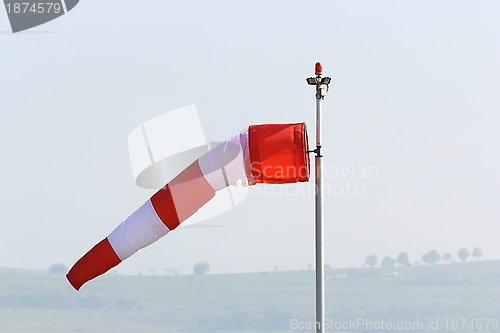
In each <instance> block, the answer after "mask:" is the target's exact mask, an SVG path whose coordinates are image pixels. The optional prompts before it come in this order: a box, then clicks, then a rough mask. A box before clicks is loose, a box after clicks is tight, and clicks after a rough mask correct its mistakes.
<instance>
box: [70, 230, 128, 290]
mask: <svg viewBox="0 0 500 333" xmlns="http://www.w3.org/2000/svg"><path fill="white" fill-rule="evenodd" d="M120 262H121V260H120V258H118V256H117V255H116V253H115V251H114V250H113V248H112V247H111V245H110V244H109V242H108V239H107V238H104V239H103V240H102V241H100V242H99V243H97V244H96V245H95V246H94V247H93V248H92V249H90V251H89V252H87V253H86V254H85V255H84V256H83V257H81V258H80V260H78V261H77V262H76V264H75V265H74V266H73V267H72V268H71V270H70V271H69V272H68V274H66V278H67V279H68V281H69V283H71V285H72V286H73V287H74V288H75V289H76V290H79V289H80V287H81V286H82V285H83V284H84V283H85V282H87V281H89V280H92V279H94V278H96V277H98V276H99V275H101V274H104V273H106V272H107V271H109V270H110V269H111V268H113V267H115V266H116V265H118V264H119V263H120Z"/></svg>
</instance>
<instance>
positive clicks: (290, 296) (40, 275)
mask: <svg viewBox="0 0 500 333" xmlns="http://www.w3.org/2000/svg"><path fill="white" fill-rule="evenodd" d="M28 272H29V270H9V269H1V270H0V331H1V332H75V331H77V332H169V333H170V332H232V331H235V332H240V333H249V332H263V331H265V332H276V333H277V332H292V331H294V330H292V328H293V327H292V326H293V325H295V326H296V327H295V328H297V329H298V328H299V325H302V327H306V326H305V325H306V324H307V323H312V322H313V321H314V304H315V303H314V286H315V273H314V271H311V270H304V271H293V272H262V273H250V274H220V275H200V276H194V275H189V276H125V275H112V274H108V275H105V276H101V277H99V278H97V279H95V280H93V281H91V282H89V283H87V284H86V285H84V286H83V287H82V289H81V291H80V292H76V291H74V290H73V289H72V288H71V286H70V285H69V283H68V282H67V281H66V279H65V277H64V275H54V274H48V273H46V272H45V271H40V270H35V271H34V272H32V273H28ZM27 273H28V274H27ZM325 287H326V318H327V319H329V320H331V324H332V325H334V324H338V325H342V324H343V323H348V322H352V321H356V320H358V319H360V320H364V321H365V323H367V322H370V321H371V323H372V324H373V323H379V324H380V322H382V321H383V322H384V323H386V324H387V323H391V325H396V324H398V323H421V324H422V325H424V326H423V327H424V328H425V325H430V323H431V322H432V323H437V324H439V328H438V329H432V330H430V329H428V330H426V329H415V330H412V329H408V330H399V331H396V330H394V329H392V330H387V331H388V332H389V331H392V332H395V331H396V332H417V331H418V332H426V331H429V332H453V331H457V332H475V331H477V327H471V326H469V327H464V328H462V329H460V330H456V329H455V330H452V327H451V326H450V325H452V324H453V323H457V322H454V320H459V319H481V320H483V319H495V320H496V324H497V325H498V320H499V319H500V318H499V316H500V302H499V301H498V300H499V299H500V261H480V262H467V263H457V264H445V265H435V266H414V267H392V268H373V269H372V268H357V269H338V270H328V271H327V272H326V281H325ZM467 323H468V324H469V322H467ZM482 323H483V324H485V323H486V322H485V321H483V322H482ZM494 323H495V322H494V321H490V322H489V328H488V329H485V327H483V328H482V329H481V331H482V332H493V331H498V326H497V329H495V330H493V329H492V328H493V324H494ZM445 325H448V326H449V327H446V326H445ZM474 325H475V324H474ZM327 331H328V330H327ZM373 331H374V330H373V329H370V327H358V328H356V329H352V330H350V329H347V330H343V331H342V332H357V333H358V332H373ZM379 331H383V330H378V331H377V332H379ZM300 332H312V330H307V329H301V330H300Z"/></svg>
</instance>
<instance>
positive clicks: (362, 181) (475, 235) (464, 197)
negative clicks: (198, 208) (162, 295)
mask: <svg viewBox="0 0 500 333" xmlns="http://www.w3.org/2000/svg"><path fill="white" fill-rule="evenodd" d="M499 17H500V3H499V2H497V1H481V2H472V1H418V2H417V1H314V2H311V1H251V2H248V1H247V2H235V1H210V2H205V1H182V2H180V1H179V2H175V1H174V2H173V1H154V2H152V1H149V2H144V1H127V2H123V1H106V2H95V1H81V2H80V3H79V4H78V6H77V7H75V8H74V9H73V10H72V11H71V12H70V13H68V14H66V15H64V16H62V17H60V18H58V19H56V20H54V21H52V22H49V23H47V24H44V25H41V26H39V27H36V28H33V29H31V30H28V31H27V32H25V33H18V34H12V33H9V31H10V26H9V22H8V18H7V15H6V13H5V11H3V10H0V30H1V31H2V33H1V34H0V50H1V52H0V62H1V66H0V91H1V93H0V97H1V99H0V110H1V111H0V126H1V127H0V128H1V130H0V142H1V145H0V154H1V164H0V174H1V187H0V191H1V198H2V200H1V201H0V212H1V220H0V221H1V222H0V223H1V232H0V246H1V248H2V251H1V254H0V267H18V268H38V269H47V268H48V267H49V266H50V265H51V264H54V263H64V264H66V265H67V266H68V267H70V266H72V265H73V264H74V262H75V261H76V260H78V259H79V258H80V257H81V256H82V255H83V254H84V253H85V252H87V251H88V250H89V249H90V248H91V247H92V246H93V245H94V244H96V243H97V242H98V241H100V240H101V239H103V238H104V237H106V236H107V235H108V234H109V232H111V231H112V230H113V229H114V228H115V227H116V226H117V225H118V224H119V223H120V222H121V221H122V220H123V219H124V218H126V217H127V216H128V215H129V214H131V213H132V212H133V211H134V210H135V209H136V208H138V207H139V206H140V205H141V204H142V203H143V202H144V201H145V200H147V198H148V197H149V196H150V195H151V194H152V193H154V190H146V189H142V188H139V187H138V186H136V185H135V182H134V177H133V174H132V169H131V165H130V159H129V155H128V147H127V139H128V135H129V134H130V132H131V131H132V130H133V129H134V128H136V127H137V126H139V125H140V124H142V123H143V122H145V121H147V120H149V119H151V118H153V117H155V116H158V115H160V114H163V113H165V112H167V111H170V110H174V109H177V108H180V107H183V106H186V105H190V104H195V105H196V107H197V109H198V113H199V115H200V118H201V122H202V125H203V129H204V131H205V136H206V138H207V139H208V140H210V141H217V140H219V141H220V140H224V139H225V138H227V137H229V136H231V135H233V134H235V133H236V132H238V131H239V130H241V129H242V128H244V127H246V126H248V125H250V124H259V123H286V122H302V121H305V122H307V124H308V126H309V134H310V137H314V111H315V110H314V103H315V100H314V89H313V88H312V87H309V86H307V84H306V82H305V78H306V77H308V76H312V75H313V74H314V72H313V70H314V63H315V62H317V61H321V62H322V63H323V69H324V74H325V75H328V76H331V77H332V84H331V87H330V91H329V95H328V96H327V98H326V99H325V102H324V104H323V106H324V155H325V167H326V171H327V177H326V190H327V191H328V190H330V192H329V193H327V194H326V195H325V206H326V207H325V225H326V226H325V262H326V264H330V265H331V266H332V267H335V268H340V267H351V266H354V267H361V266H362V265H363V264H364V261H365V259H366V257H367V255H369V254H373V253H374V254H376V255H377V256H378V257H379V259H381V258H382V257H383V256H385V255H389V256H392V257H396V256H397V255H398V254H399V253H400V252H408V254H409V257H410V261H411V262H414V261H415V260H419V259H421V256H422V254H424V253H427V252H428V251H429V250H431V249H436V250H437V251H438V252H440V253H441V254H442V253H445V252H449V253H451V255H452V256H453V257H454V258H455V259H457V252H458V250H459V249H460V248H462V247H465V248H467V249H469V251H472V249H473V248H474V247H476V246H478V247H480V248H481V249H482V251H483V253H484V256H483V259H500V255H499V253H500V242H499V237H500V229H499V227H498V225H499V223H500V205H499V199H500V176H499V172H498V170H499V169H500V155H499V149H498V146H499V143H500V131H499V124H500V114H499V109H500V97H499V96H500V95H499V91H500V90H499V88H500V79H499V78H500V62H499V59H500V42H499V41H500V20H498V18H499ZM369 168H370V169H369ZM352 170H355V171H356V173H354V174H353V173H352ZM360 170H365V171H368V170H371V171H372V172H371V174H370V173H368V172H367V173H365V176H363V174H362V173H358V171H360ZM349 184H350V185H349ZM349 186H351V191H354V189H355V186H357V187H356V188H357V190H358V192H357V193H353V192H350V193H351V194H352V195H349V194H348V191H347V190H348V187H349ZM285 189H286V192H285ZM341 189H344V191H343V193H341ZM309 190H312V188H311V187H310V185H296V184H295V185H281V186H280V185H257V186H255V187H254V188H251V189H250V191H249V195H248V197H247V199H246V200H245V201H243V202H242V203H241V204H240V205H238V206H237V207H236V208H234V209H232V210H231V211H229V212H227V213H225V214H223V215H219V216H217V217H215V218H213V219H211V220H209V221H206V222H204V223H205V224H210V225H222V226H224V227H217V228H215V227H214V228H185V229H179V230H176V231H174V232H173V233H171V234H169V235H167V236H166V237H165V238H163V239H161V240H160V241H159V242H157V243H155V244H154V245H152V246H150V247H148V248H146V249H143V250H141V251H140V252H139V253H137V254H136V255H134V256H133V257H131V258H129V259H128V260H126V261H125V262H123V263H121V264H120V265H119V266H118V267H117V268H116V269H117V271H118V272H119V273H123V274H137V273H138V272H140V271H141V272H142V273H143V274H148V270H149V269H150V268H153V269H154V270H156V272H157V273H163V272H164V268H173V269H177V270H179V271H180V273H181V274H189V273H190V272H191V271H192V267H193V265H194V264H195V263H196V262H199V261H207V262H209V263H210V267H211V269H210V272H211V273H225V272H232V273H236V272H259V271H265V270H268V271H269V270H273V266H274V265H276V266H277V267H278V270H290V269H293V270H297V269H307V265H308V264H312V263H314V215H313V214H314V200H313V197H312V196H310V195H308V191H309Z"/></svg>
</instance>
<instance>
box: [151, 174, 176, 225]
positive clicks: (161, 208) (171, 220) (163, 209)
mask: <svg viewBox="0 0 500 333" xmlns="http://www.w3.org/2000/svg"><path fill="white" fill-rule="evenodd" d="M151 204H152V205H153V208H154V209H155V211H156V214H158V217H159V218H160V220H162V222H163V223H164V224H165V225H166V226H167V228H168V229H169V230H174V229H175V228H177V226H179V224H180V221H179V217H178V216H177V211H176V210H175V204H174V200H173V199H172V193H171V192H170V188H169V186H168V184H167V185H165V186H163V187H162V188H161V189H160V190H159V191H158V192H156V193H155V194H154V195H153V196H152V197H151Z"/></svg>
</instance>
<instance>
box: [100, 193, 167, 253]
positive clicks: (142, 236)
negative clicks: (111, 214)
mask: <svg viewBox="0 0 500 333" xmlns="http://www.w3.org/2000/svg"><path fill="white" fill-rule="evenodd" d="M169 231H170V230H169V229H168V228H167V226H166V225H165V224H164V223H163V222H162V220H161V219H160V217H159V216H158V214H157V213H156V211H155V209H154V208H153V205H152V204H151V200H150V199H148V201H146V202H145V203H144V204H143V205H142V206H141V207H139V209H137V210H136V211H135V212H133V213H132V215H130V216H129V217H127V218H126V219H125V220H124V221H123V222H122V223H121V224H120V225H119V226H118V227H116V229H115V230H113V231H112V232H111V234H109V236H108V241H109V243H110V244H111V247H112V248H113V250H114V251H115V253H116V255H117V256H118V258H120V259H121V260H125V259H127V258H128V257H130V256H131V255H133V254H134V253H136V252H137V251H138V250H140V249H142V248H144V247H146V246H148V245H150V244H152V243H154V242H156V241H157V240H158V239H160V238H162V237H163V236H165V235H166V234H168V232H169Z"/></svg>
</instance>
